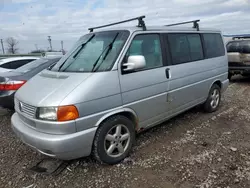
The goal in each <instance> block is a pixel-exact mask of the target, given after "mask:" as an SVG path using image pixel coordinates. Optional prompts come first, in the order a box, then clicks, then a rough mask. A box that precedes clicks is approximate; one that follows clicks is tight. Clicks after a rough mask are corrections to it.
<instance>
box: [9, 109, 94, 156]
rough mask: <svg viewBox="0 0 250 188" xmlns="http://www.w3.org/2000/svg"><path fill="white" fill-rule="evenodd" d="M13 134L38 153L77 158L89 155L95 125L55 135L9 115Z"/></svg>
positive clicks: (15, 115)
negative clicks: (43, 131)
mask: <svg viewBox="0 0 250 188" xmlns="http://www.w3.org/2000/svg"><path fill="white" fill-rule="evenodd" d="M11 126H12V129H13V131H14V132H15V134H16V135H17V136H18V137H19V138H20V139H21V140H22V141H23V142H24V143H25V144H27V145H29V146H31V147H32V148H33V149H35V150H37V151H39V152H40V153H42V154H44V155H47V156H50V157H55V158H58V159H62V160H71V159H77V158H80V157H85V156H88V155H90V153H91V150H92V143H93V139H94V136H95V132H96V129H97V128H96V127H94V128H90V129H87V130H84V131H80V132H76V133H73V134H65V135H55V134H47V133H42V132H38V131H37V130H35V129H33V128H31V127H29V126H27V125H25V124H23V123H22V121H21V119H20V117H19V115H18V114H17V113H14V114H13V115H12V117H11Z"/></svg>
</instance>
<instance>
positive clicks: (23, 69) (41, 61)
mask: <svg viewBox="0 0 250 188" xmlns="http://www.w3.org/2000/svg"><path fill="white" fill-rule="evenodd" d="M48 61H49V60H48V59H37V60H35V61H32V62H30V63H28V64H26V65H23V66H21V67H20V68H18V69H16V70H15V71H17V72H28V71H30V70H33V69H35V68H36V67H38V66H40V65H42V64H44V63H47V62H48Z"/></svg>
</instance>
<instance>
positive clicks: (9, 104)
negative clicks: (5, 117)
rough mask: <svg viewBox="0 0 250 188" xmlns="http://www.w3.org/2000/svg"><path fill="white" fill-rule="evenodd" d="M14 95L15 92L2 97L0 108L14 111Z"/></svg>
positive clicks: (0, 98) (0, 97)
mask: <svg viewBox="0 0 250 188" xmlns="http://www.w3.org/2000/svg"><path fill="white" fill-rule="evenodd" d="M14 95H15V92H11V93H8V94H6V95H2V96H0V106H1V107H3V108H8V109H11V110H14Z"/></svg>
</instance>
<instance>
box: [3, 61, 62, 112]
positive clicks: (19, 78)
mask: <svg viewBox="0 0 250 188" xmlns="http://www.w3.org/2000/svg"><path fill="white" fill-rule="evenodd" d="M59 59H60V58H59V57H56V58H55V57H50V58H41V59H37V60H35V61H32V62H30V63H28V64H26V65H24V66H22V67H20V68H18V69H16V70H13V71H10V72H5V73H2V74H1V75H0V106H1V107H3V108H8V109H14V94H15V92H16V91H17V90H18V89H19V88H20V87H21V86H22V85H23V84H25V83H26V82H27V81H28V80H29V79H30V78H32V77H33V76H35V75H36V74H37V73H39V72H41V71H42V70H43V69H46V68H48V67H51V66H52V65H54V64H55V63H56V62H57V61H59ZM41 89H42V88H41ZM31 92H32V91H31ZM33 93H34V95H35V91H33Z"/></svg>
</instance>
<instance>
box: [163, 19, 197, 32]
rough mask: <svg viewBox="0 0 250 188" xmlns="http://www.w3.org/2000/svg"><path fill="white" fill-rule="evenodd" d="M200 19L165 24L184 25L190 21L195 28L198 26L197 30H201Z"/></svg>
mask: <svg viewBox="0 0 250 188" xmlns="http://www.w3.org/2000/svg"><path fill="white" fill-rule="evenodd" d="M199 21H200V20H193V21H187V22H180V23H175V24H169V25H165V26H176V25H183V24H189V23H193V28H196V29H197V31H199V30H200V27H199V24H198V22H199Z"/></svg>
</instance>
